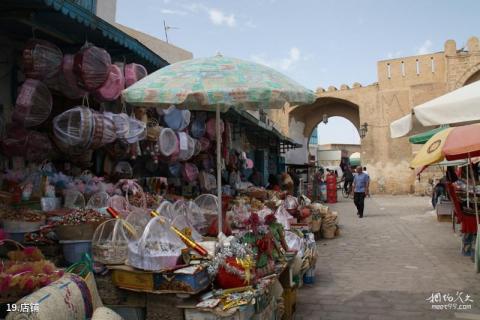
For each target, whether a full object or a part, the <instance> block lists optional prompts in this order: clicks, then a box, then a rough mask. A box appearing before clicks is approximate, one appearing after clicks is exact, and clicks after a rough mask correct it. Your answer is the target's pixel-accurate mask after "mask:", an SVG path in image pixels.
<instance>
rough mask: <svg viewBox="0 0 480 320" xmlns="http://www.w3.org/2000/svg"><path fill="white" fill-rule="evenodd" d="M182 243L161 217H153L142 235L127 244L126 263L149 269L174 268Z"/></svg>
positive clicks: (183, 246) (182, 246) (180, 252)
mask: <svg viewBox="0 0 480 320" xmlns="http://www.w3.org/2000/svg"><path fill="white" fill-rule="evenodd" d="M183 248H185V245H184V243H183V242H182V241H181V240H180V239H179V238H178V236H177V235H176V234H175V233H173V232H172V230H171V229H170V224H169V223H168V222H167V221H165V220H164V219H163V218H162V217H157V218H153V219H152V220H150V222H149V223H148V224H147V226H146V227H145V231H144V232H143V235H142V237H141V238H140V239H139V240H137V241H133V242H130V243H129V244H128V263H129V264H130V265H131V266H134V267H137V268H140V269H143V270H150V271H161V270H167V269H171V268H174V267H175V266H176V265H177V262H178V260H179V259H180V257H181V254H182V249H183Z"/></svg>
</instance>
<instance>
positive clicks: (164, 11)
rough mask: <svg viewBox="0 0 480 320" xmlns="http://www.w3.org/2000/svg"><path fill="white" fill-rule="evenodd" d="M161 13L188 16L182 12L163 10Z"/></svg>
mask: <svg viewBox="0 0 480 320" xmlns="http://www.w3.org/2000/svg"><path fill="white" fill-rule="evenodd" d="M161 12H162V13H164V14H173V15H178V16H185V15H187V12H185V11H182V10H171V9H162V10H161Z"/></svg>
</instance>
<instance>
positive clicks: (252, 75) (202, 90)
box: [122, 55, 315, 231]
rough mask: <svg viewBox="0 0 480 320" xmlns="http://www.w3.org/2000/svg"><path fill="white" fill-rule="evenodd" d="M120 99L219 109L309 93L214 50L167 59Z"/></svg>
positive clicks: (273, 103) (267, 105)
mask: <svg viewBox="0 0 480 320" xmlns="http://www.w3.org/2000/svg"><path fill="white" fill-rule="evenodd" d="M122 98H123V101H124V102H126V103H129V104H132V105H134V106H143V107H169V106H170V105H176V106H178V107H183V108H188V109H190V110H206V111H216V116H217V121H216V123H217V128H216V129H217V137H219V136H220V127H219V123H220V112H225V111H227V110H228V109H229V108H231V107H233V108H239V109H247V110H259V109H280V108H282V107H283V106H285V104H286V103H289V104H290V105H300V104H308V103H312V102H313V101H314V100H315V94H314V93H313V92H312V91H311V90H308V89H306V88H304V87H303V86H301V85H299V84H298V83H296V82H295V81H293V80H291V79H289V78H288V77H286V76H285V75H283V74H281V73H279V72H277V71H275V70H273V69H271V68H269V67H266V66H263V65H260V64H256V63H253V62H248V61H244V60H240V59H235V58H228V57H223V56H221V55H217V56H215V57H210V58H199V59H193V60H187V61H182V62H178V63H175V64H172V65H169V66H167V67H165V68H162V69H160V70H158V71H156V72H154V73H152V74H151V75H149V76H147V77H145V78H143V79H142V80H140V81H139V82H137V83H135V84H134V85H132V86H131V87H129V88H128V89H126V90H124V91H123V93H122ZM216 140H217V185H218V196H219V197H218V200H219V202H220V205H219V213H220V214H219V231H221V230H222V228H221V223H222V222H221V217H222V215H221V208H222V205H221V199H222V197H221V169H220V161H221V158H220V139H216Z"/></svg>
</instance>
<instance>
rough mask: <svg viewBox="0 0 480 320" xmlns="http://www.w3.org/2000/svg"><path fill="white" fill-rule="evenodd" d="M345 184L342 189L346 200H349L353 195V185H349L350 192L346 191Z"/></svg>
mask: <svg viewBox="0 0 480 320" xmlns="http://www.w3.org/2000/svg"><path fill="white" fill-rule="evenodd" d="M343 183H344V186H343V187H342V195H343V197H344V198H345V199H348V198H349V197H350V195H351V194H352V187H353V183H349V185H348V190H345V182H343Z"/></svg>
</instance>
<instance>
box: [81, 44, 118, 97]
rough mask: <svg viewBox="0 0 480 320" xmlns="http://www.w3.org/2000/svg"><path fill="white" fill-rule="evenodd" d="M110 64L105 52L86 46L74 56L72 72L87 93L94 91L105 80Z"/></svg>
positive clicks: (108, 56)
mask: <svg viewBox="0 0 480 320" xmlns="http://www.w3.org/2000/svg"><path fill="white" fill-rule="evenodd" d="M111 64H112V60H111V58H110V55H109V54H108V52H107V51H105V50H104V49H102V48H99V47H95V46H92V45H86V46H84V47H83V48H82V49H81V50H80V52H78V53H77V54H76V55H75V64H74V71H75V73H76V74H77V76H78V77H79V79H80V81H81V82H82V84H83V86H84V87H85V88H86V89H87V90H88V91H95V90H96V89H98V88H100V87H101V86H102V85H103V84H104V83H105V81H106V80H107V78H108V74H109V71H110V65H111Z"/></svg>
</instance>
